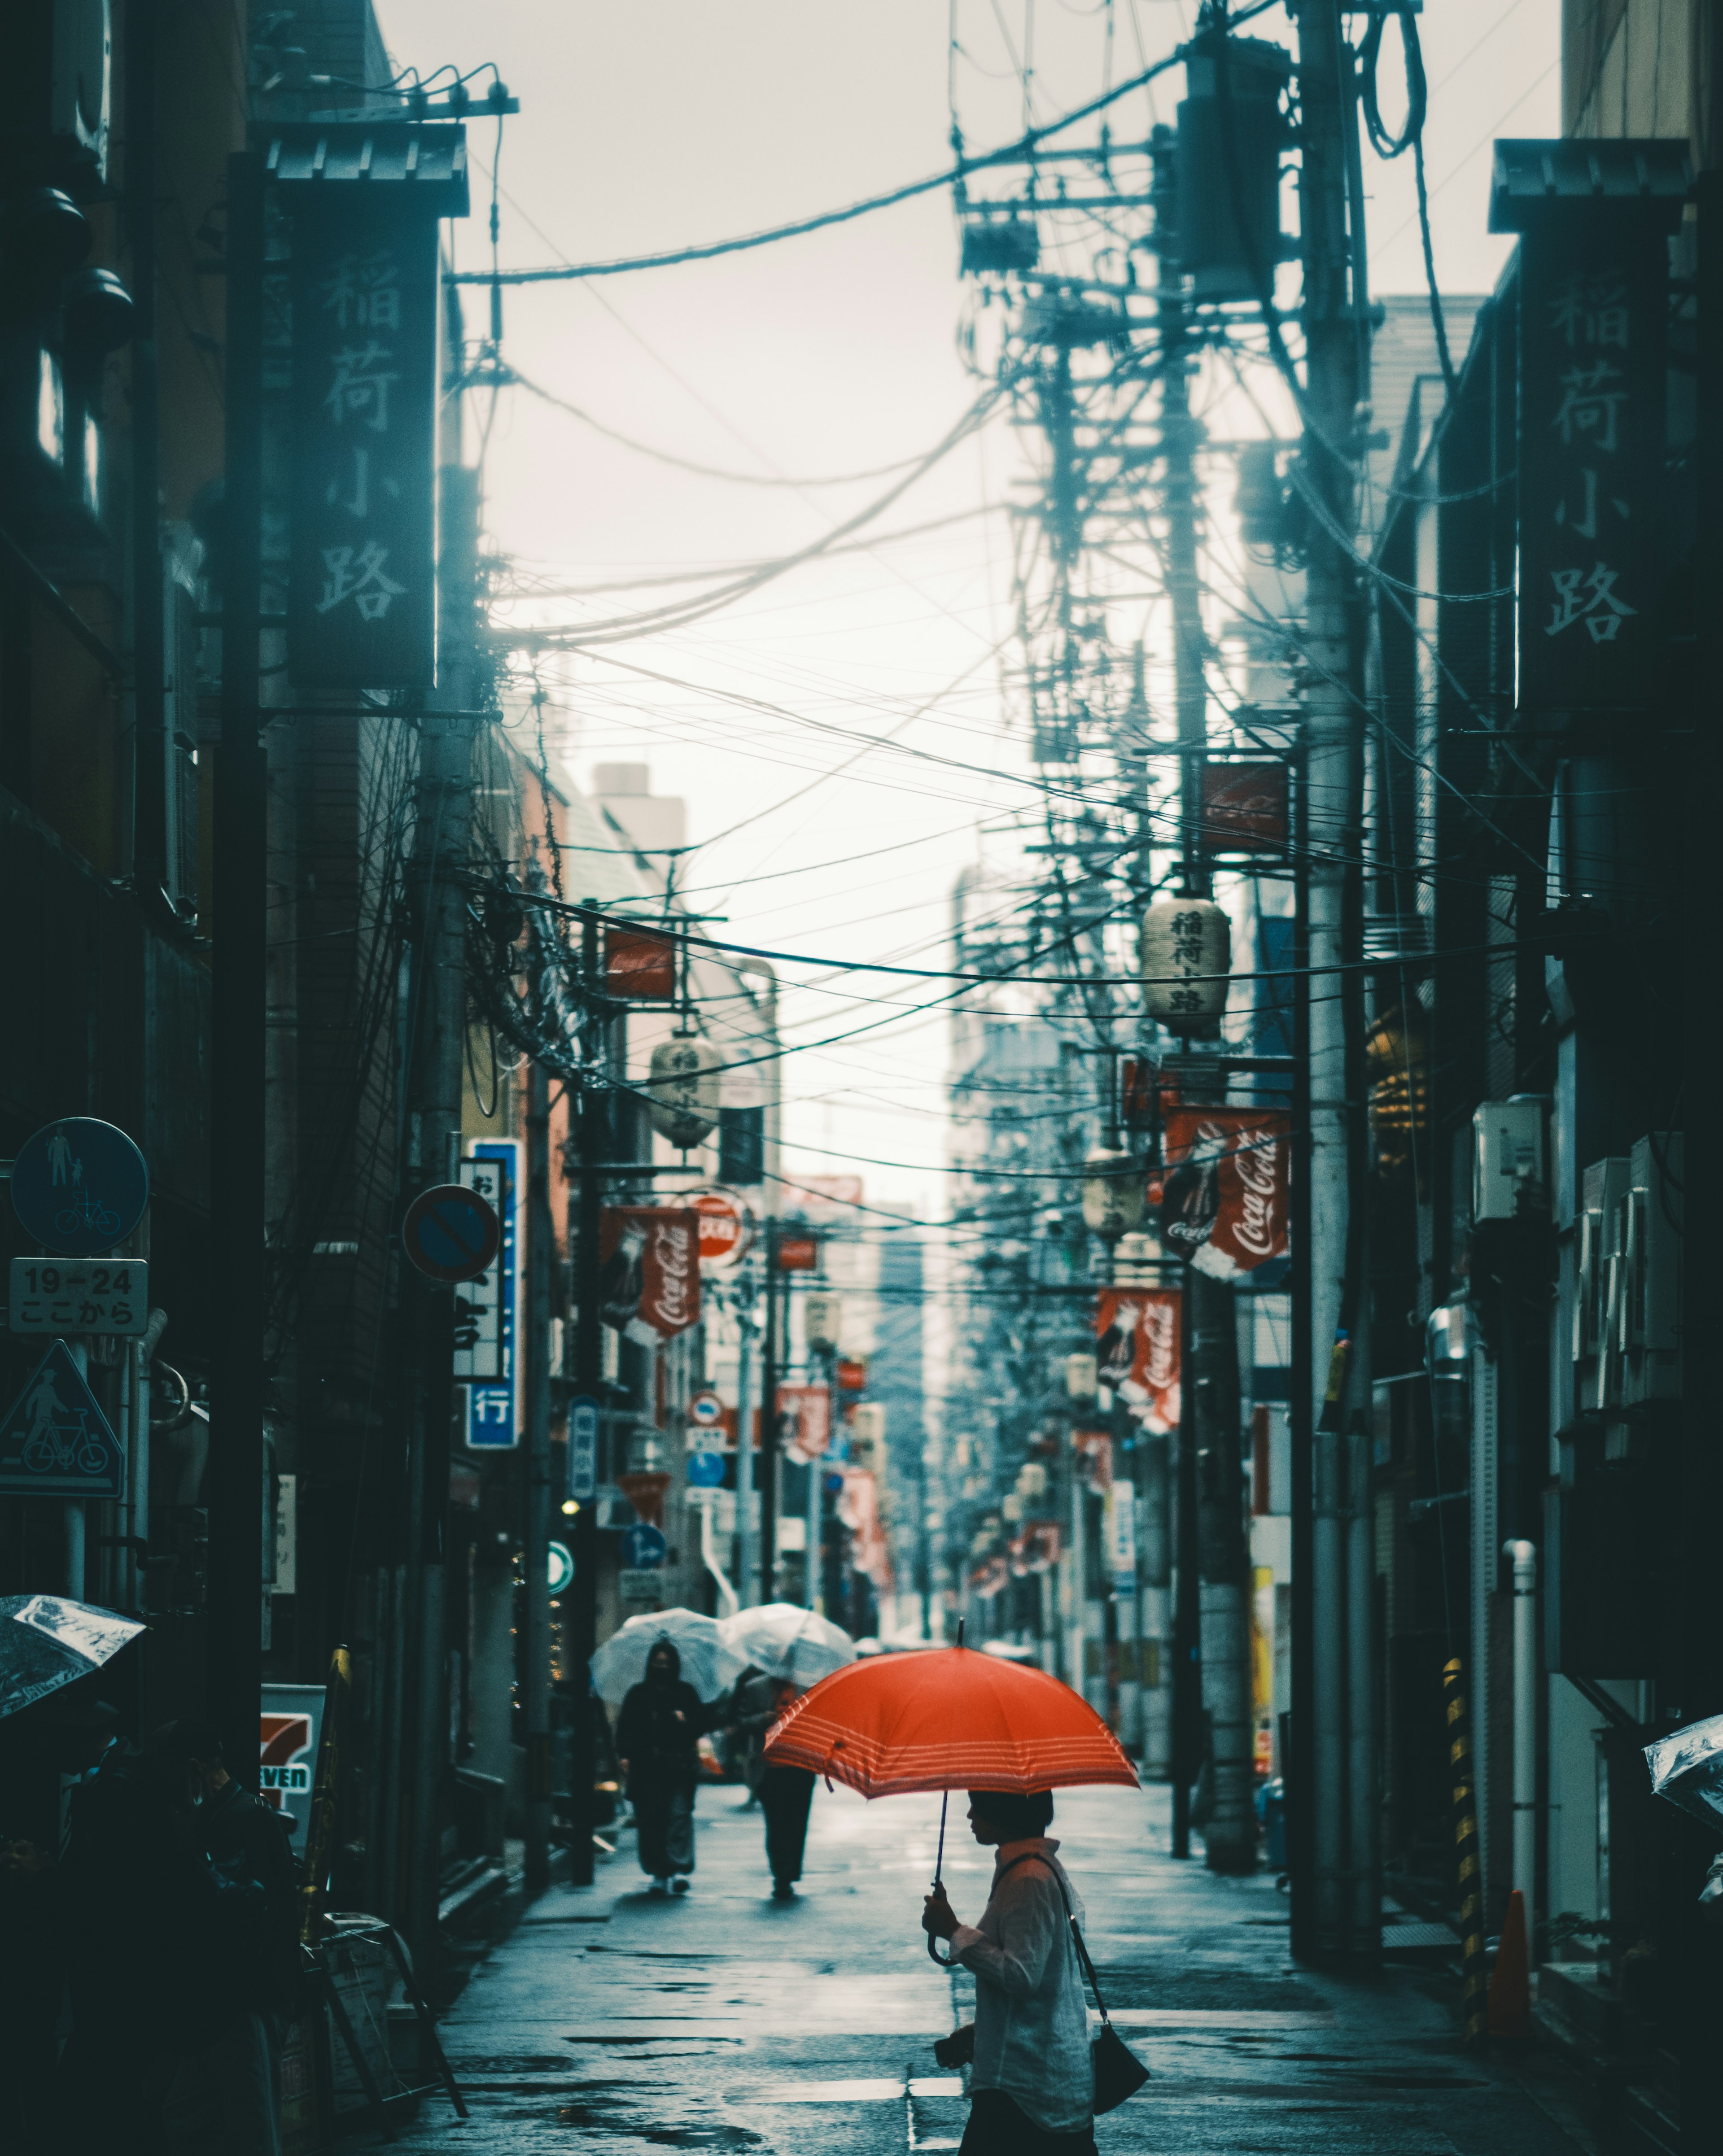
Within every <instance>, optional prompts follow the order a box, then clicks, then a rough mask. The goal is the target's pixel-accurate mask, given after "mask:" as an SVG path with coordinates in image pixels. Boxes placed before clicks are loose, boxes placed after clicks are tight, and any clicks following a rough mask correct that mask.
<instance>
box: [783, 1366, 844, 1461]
mask: <svg viewBox="0 0 1723 2156" xmlns="http://www.w3.org/2000/svg"><path fill="white" fill-rule="evenodd" d="M778 1424H779V1430H780V1431H781V1432H782V1434H783V1438H784V1451H785V1454H786V1455H787V1457H789V1459H791V1460H795V1461H796V1462H797V1463H798V1464H799V1465H802V1466H805V1464H806V1463H807V1462H808V1461H809V1460H819V1459H821V1458H823V1457H824V1455H825V1454H826V1453H827V1452H829V1451H830V1450H831V1394H830V1392H828V1391H827V1389H825V1386H824V1385H779V1388H778Z"/></svg>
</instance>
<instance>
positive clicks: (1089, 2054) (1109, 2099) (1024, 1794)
mask: <svg viewBox="0 0 1723 2156" xmlns="http://www.w3.org/2000/svg"><path fill="white" fill-rule="evenodd" d="M763 1756H764V1759H765V1761H766V1763H767V1764H768V1765H769V1766H785V1767H802V1768H809V1769H810V1770H811V1771H812V1772H814V1773H815V1774H824V1775H825V1776H827V1777H828V1778H829V1779H831V1780H834V1781H841V1782H845V1783H847V1784H849V1786H850V1787H851V1789H859V1790H860V1791H861V1792H862V1794H863V1795H864V1796H867V1797H882V1796H892V1795H898V1794H906V1793H908V1792H910V1791H914V1790H934V1789H938V1790H939V1791H941V1792H942V1794H944V1796H945V1797H947V1798H948V1799H949V1792H950V1791H951V1790H952V1789H967V1790H968V1791H969V1795H970V1826H971V1829H972V1830H973V1832H974V1834H975V1839H976V1840H977V1841H979V1842H980V1843H981V1844H982V1845H984V1846H992V1847H994V1848H996V1849H997V1851H998V1852H999V1854H998V1856H997V1858H996V1860H995V1866H994V1875H993V1892H992V1893H991V1895H990V1897H989V1900H988V1903H987V1907H986V1909H985V1912H983V1914H982V1917H981V1919H980V1923H979V1924H976V1925H973V1926H970V1925H964V1924H962V1923H959V1921H958V1918H957V1915H956V1912H954V1910H953V1908H952V1907H951V1904H950V1902H949V1900H948V1899H947V1897H946V1893H945V1889H944V1884H943V1883H942V1881H941V1879H940V1876H939V1875H940V1872H941V1870H942V1868H943V1866H944V1855H945V1807H944V1803H942V1804H941V1808H940V1814H939V1854H938V1855H937V1856H936V1857H935V1859H934V1881H933V1891H932V1892H930V1893H929V1894H928V1897H927V1900H926V1902H925V1904H924V1905H923V1912H922V1923H923V1929H924V1930H925V1931H926V1933H927V1934H928V1953H930V1954H932V1956H933V1957H934V1960H935V1961H939V1962H943V1961H944V1955H942V1954H941V1953H940V1952H939V1945H938V1941H939V1940H940V1939H949V1941H950V1942H951V1945H952V1948H953V1958H954V1959H956V1960H959V1961H961V1962H962V1963H964V1966H965V1967H966V1968H968V1969H970V1970H971V1971H972V1972H973V1973H974V1974H975V2023H974V2025H973V2030H959V2032H958V2035H957V2037H955V2038H953V2039H951V2040H949V2043H948V2044H946V2045H944V2046H941V2047H940V2051H939V2058H940V2061H941V2063H942V2064H943V2065H946V2066H954V2065H958V2064H960V2063H961V2064H970V2065H971V2066H972V2069H973V2071H972V2072H971V2076H970V2123H969V2128H968V2130H967V2132H966V2133H965V2134H964V2143H963V2147H964V2151H965V2152H966V2156H1091V2152H1092V2151H1093V2148H1094V2118H1095V2115H1096V2114H1097V2113H1098V2112H1105V2111H1110V2110H1111V2109H1112V2108H1113V2107H1114V2105H1116V2104H1119V2103H1122V2102H1124V2099H1125V2098H1126V2097H1128V2096H1129V2095H1130V2094H1131V2093H1132V2092H1133V2091H1134V2090H1135V2089H1138V2088H1139V2087H1141V2086H1142V2084H1143V2082H1144V2081H1146V2080H1147V2078H1148V2074H1147V2070H1146V2069H1145V2068H1144V2066H1141V2065H1140V2064H1139V2061H1137V2060H1136V2059H1134V2057H1133V2056H1131V2053H1130V2052H1129V2050H1128V2049H1127V2048H1126V2046H1124V2043H1123V2042H1122V2041H1121V2040H1119V2036H1118V2035H1116V2034H1115V2033H1114V2029H1113V2025H1112V2024H1111V2022H1110V2021H1108V2019H1107V2010H1106V2006H1105V2003H1104V2002H1103V1999H1102V1998H1101V1994H1100V1989H1099V1987H1098V1985H1097V1984H1096V1983H1095V1971H1094V1964H1093V1963H1092V1962H1091V1961H1090V1959H1089V1956H1088V1948H1086V1947H1085V1945H1084V1944H1083V1933H1082V1931H1081V1929H1080V1928H1079V1924H1078V1916H1079V1910H1078V1904H1077V1901H1076V1897H1075V1896H1074V1895H1073V1894H1072V1889H1071V1884H1070V1881H1069V1880H1068V1879H1067V1877H1066V1875H1065V1871H1064V1869H1063V1867H1062V1866H1061V1865H1060V1864H1059V1862H1058V1861H1057V1849H1058V1844H1057V1842H1056V1841H1055V1840H1052V1838H1051V1837H1050V1836H1049V1835H1048V1834H1047V1828H1048V1827H1049V1826H1050V1825H1052V1815H1053V1799H1052V1792H1053V1790H1054V1789H1068V1788H1071V1787H1072V1786H1073V1785H1076V1784H1085V1783H1112V1784H1119V1785H1122V1786H1124V1788H1127V1789H1135V1788H1136V1787H1137V1786H1138V1784H1137V1777H1136V1774H1135V1773H1134V1770H1133V1768H1132V1766H1131V1763H1130V1761H1129V1759H1127V1758H1126V1757H1125V1755H1124V1752H1123V1751H1122V1750H1121V1748H1120V1747H1119V1740H1118V1738H1116V1737H1115V1736H1114V1733H1113V1732H1112V1731H1111V1730H1110V1729H1109V1728H1108V1727H1107V1725H1106V1723H1105V1722H1103V1720H1102V1719H1101V1717H1100V1716H1099V1715H1098V1714H1097V1713H1096V1712H1095V1711H1094V1709H1093V1707H1090V1706H1089V1705H1088V1702H1087V1701H1085V1700H1083V1699H1081V1698H1079V1697H1078V1695H1077V1694H1076V1693H1075V1692H1074V1691H1072V1690H1071V1689H1070V1687H1069V1686H1066V1685H1062V1684H1061V1683H1060V1682H1059V1681H1058V1679H1057V1677H1052V1676H1048V1675H1047V1673H1046V1672H1045V1671H1042V1670H1037V1669H1031V1668H1027V1667H1026V1666H1021V1665H1020V1664H1016V1663H1013V1662H1008V1661H1003V1660H1002V1659H1000V1658H999V1657H997V1656H995V1655H985V1654H976V1653H975V1652H974V1651H973V1650H969V1649H966V1648H965V1647H964V1645H963V1635H962V1632H961V1630H959V1634H958V1644H957V1645H956V1646H955V1647H947V1648H940V1649H932V1650H924V1651H923V1652H921V1653H919V1654H908V1655H892V1656H890V1657H881V1658H879V1659H877V1660H875V1661H867V1662H856V1663H853V1664H851V1666H849V1667H848V1668H846V1669H841V1670H838V1671H836V1672H835V1673H834V1674H833V1675H832V1676H829V1677H825V1678H824V1679H822V1680H821V1681H820V1683H818V1684H816V1685H815V1686H814V1687H813V1688H812V1690H811V1691H806V1692H804V1693H803V1695H802V1697H800V1699H799V1700H796V1701H795V1702H794V1703H793V1704H792V1705H791V1706H790V1707H789V1709H788V1711H787V1712H785V1714H784V1717H783V1718H782V1720H781V1721H779V1722H778V1723H777V1725H776V1726H775V1727H774V1728H773V1729H771V1730H770V1731H769V1732H767V1738H766V1743H765V1748H764V1755H763ZM1085 1974H1086V1975H1087V1976H1088V1980H1089V1983H1090V1985H1091V1987H1092V1988H1093V1989H1094V1992H1095V2003H1096V2005H1098V2007H1099V2008H1100V2010H1101V2034H1100V2035H1099V2036H1098V2038H1097V2039H1096V2040H1095V2041H1094V2043H1093V2044H1092V2045H1091V2044H1090V2043H1089V2042H1088V2010H1087V2009H1086V2007H1085V2005H1084V2003H1083V1975H1085Z"/></svg>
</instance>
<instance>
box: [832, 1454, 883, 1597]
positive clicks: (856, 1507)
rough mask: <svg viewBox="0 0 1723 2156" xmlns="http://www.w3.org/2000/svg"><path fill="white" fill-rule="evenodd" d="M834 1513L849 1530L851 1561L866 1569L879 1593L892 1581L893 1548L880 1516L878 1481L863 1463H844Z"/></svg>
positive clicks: (860, 1568)
mask: <svg viewBox="0 0 1723 2156" xmlns="http://www.w3.org/2000/svg"><path fill="white" fill-rule="evenodd" d="M837 1517H838V1518H839V1520H840V1521H841V1522H842V1524H843V1525H844V1526H845V1527H847V1528H848V1529H849V1531H850V1535H851V1552H850V1561H851V1563H852V1564H853V1565H854V1566H855V1568H856V1571H857V1572H863V1573H867V1577H868V1578H870V1579H871V1580H872V1582H873V1584H874V1585H875V1587H876V1588H877V1589H878V1590H879V1592H880V1593H881V1594H890V1593H891V1591H892V1584H893V1577H894V1575H893V1573H892V1548H891V1543H890V1542H889V1541H888V1540H887V1535H886V1530H885V1522H883V1521H882V1519H881V1518H880V1516H879V1485H878V1484H877V1482H876V1481H874V1478H873V1476H872V1472H871V1471H869V1470H868V1469H867V1468H865V1467H846V1468H845V1470H844V1486H843V1489H842V1491H841V1492H840V1494H839V1496H838V1501H837Z"/></svg>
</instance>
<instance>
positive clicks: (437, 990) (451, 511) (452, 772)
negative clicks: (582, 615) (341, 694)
mask: <svg viewBox="0 0 1723 2156" xmlns="http://www.w3.org/2000/svg"><path fill="white" fill-rule="evenodd" d="M439 479H440V485H439V493H440V505H441V507H440V526H441V532H442V538H441V546H440V552H439V557H438V562H437V583H438V619H439V631H438V641H439V651H438V668H437V674H438V685H437V687H436V688H435V690H433V691H431V693H430V695H429V697H428V698H427V700H426V701H427V708H426V709H425V710H424V711H422V712H421V713H420V715H419V720H418V721H417V724H418V731H419V774H418V779H417V783H416V785H415V787H414V834H413V851H412V855H411V857H410V859H409V863H408V900H409V908H410V917H411V920H412V922H413V926H414V942H415V944H416V948H415V951H414V978H413V984H412V988H411V991H410V993H409V1012H410V1017H409V1026H408V1037H407V1041H406V1047H405V1069H404V1073H403V1077H404V1084H405V1087H406V1102H407V1116H406V1158H405V1160H404V1163H403V1165H402V1173H401V1176H400V1180H399V1202H400V1204H401V1207H402V1209H405V1208H406V1207H407V1206H408V1205H409V1204H411V1203H412V1200H413V1199H414V1197H415V1196H416V1195H417V1194H418V1193H419V1191H421V1190H424V1189H427V1188H430V1187H431V1186H432V1185H434V1184H435V1183H445V1182H448V1181H450V1179H452V1178H453V1176H454V1174H455V1167H456V1164H457V1163H458V1161H459V1159H460V1122H461V1086H462V1075H463V1062H464V1055H465V1041H466V894H465V890H464V889H463V887H462V885H461V882H460V871H461V870H462V868H463V867H464V866H465V862H466V860H467V858H468V855H469V853H470V850H471V837H472V787H473V778H472V747H473V731H474V727H475V726H476V718H475V716H474V708H473V707H474V706H475V704H476V701H477V691H478V682H477V669H476V664H475V660H476V632H477V620H476V612H477V596H478V529H479V485H478V473H477V472H476V470H472V469H471V468H469V467H468V466H466V465H462V464H460V463H459V462H455V461H445V463H444V464H443V465H442V466H441V469H440V475H439ZM401 1285H402V1303H401V1342H402V1350H403V1368H402V1383H401V1386H400V1397H401V1399H402V1403H403V1406H404V1412H405V1416H406V1430H405V1440H406V1441H405V1445H404V1461H405V1470H406V1491H405V1497H406V1505H405V1517H404V1529H405V1550H404V1558H405V1564H406V1578H405V1609H406V1616H407V1634H406V1640H405V1648H406V1671H407V1686H406V1689H407V1708H408V1718H407V1722H406V1727H405V1730H404V1753H405V1757H404V1760H403V1763H402V1768H401V1773H400V1780H399V1789H400V1810H401V1815H402V1827H401V1830H400V1841H399V1852H400V1857H399V1861H400V1862H401V1866H402V1869H401V1872H400V1875H399V1886H398V1895H399V1909H400V1912H401V1918H402V1928H403V1929H404V1931H405V1933H406V1935H407V1938H408V1942H409V1945H410V1946H411V1947H412V1948H413V1950H414V1953H416V1954H421V1955H423V1954H425V1953H429V1952H430V1951H431V1949H432V1948H433V1947H434V1944H435V1938H436V1924H437V1881H438V1875H439V1872H440V1869H441V1851H442V1833H441V1819H442V1805H443V1783H444V1777H445V1773H446V1771H447V1768H448V1764H449V1757H448V1753H449V1732H448V1724H449V1712H448V1697H447V1676H446V1655H445V1630H446V1625H445V1589H446V1584H447V1568H446V1563H445V1527H446V1525H447V1514H448V1505H449V1432H450V1425H451V1423H452V1420H453V1411H454V1367H453V1363H454V1320H455V1298H454V1291H453V1290H452V1289H451V1288H447V1287H442V1286H437V1285H435V1284H434V1283H433V1282H431V1281H427V1280H424V1279H423V1278H421V1277H420V1276H419V1275H418V1274H417V1273H415V1272H409V1271H407V1270H403V1271H402V1274H401Z"/></svg>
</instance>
